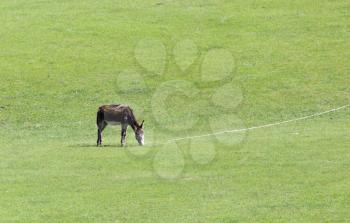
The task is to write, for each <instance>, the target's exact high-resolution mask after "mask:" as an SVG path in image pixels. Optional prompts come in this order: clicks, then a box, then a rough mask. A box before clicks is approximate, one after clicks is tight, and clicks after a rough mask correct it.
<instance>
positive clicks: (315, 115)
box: [167, 104, 350, 143]
mask: <svg viewBox="0 0 350 223" xmlns="http://www.w3.org/2000/svg"><path fill="white" fill-rule="evenodd" d="M348 107H350V104H348V105H344V106H341V107H338V108H333V109H331V110H328V111H324V112H317V113H315V114H312V115H307V116H304V117H300V118H295V119H290V120H285V121H281V122H275V123H271V124H266V125H260V126H252V127H249V128H242V129H231V130H225V131H220V132H214V133H209V134H204V135H196V136H187V137H182V138H175V139H171V140H168V141H167V143H172V142H177V141H182V140H186V139H196V138H204V137H209V136H216V135H222V134H227V133H234V132H244V131H249V130H254V129H262V128H268V127H272V126H277V125H282V124H286V123H290V122H297V121H301V120H305V119H310V118H314V117H319V116H322V115H325V114H328V113H332V112H336V111H339V110H342V109H345V108H348Z"/></svg>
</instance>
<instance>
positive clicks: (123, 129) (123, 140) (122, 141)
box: [121, 124, 128, 146]
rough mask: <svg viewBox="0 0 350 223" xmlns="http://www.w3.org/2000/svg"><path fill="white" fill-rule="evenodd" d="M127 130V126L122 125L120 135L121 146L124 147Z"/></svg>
mask: <svg viewBox="0 0 350 223" xmlns="http://www.w3.org/2000/svg"><path fill="white" fill-rule="evenodd" d="M127 129H128V124H122V135H121V144H122V146H125V144H126V130H127Z"/></svg>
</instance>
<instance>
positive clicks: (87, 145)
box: [68, 143, 139, 149]
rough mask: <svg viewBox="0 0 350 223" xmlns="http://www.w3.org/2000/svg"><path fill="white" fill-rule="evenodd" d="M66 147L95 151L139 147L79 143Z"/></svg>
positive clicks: (134, 146)
mask: <svg viewBox="0 0 350 223" xmlns="http://www.w3.org/2000/svg"><path fill="white" fill-rule="evenodd" d="M68 147H71V148H77V147H78V148H95V149H103V148H118V149H123V148H136V147H139V146H138V145H124V146H122V145H120V144H104V145H101V146H96V144H90V143H79V144H71V145H68Z"/></svg>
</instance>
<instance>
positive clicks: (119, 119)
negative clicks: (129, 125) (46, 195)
mask: <svg viewBox="0 0 350 223" xmlns="http://www.w3.org/2000/svg"><path fill="white" fill-rule="evenodd" d="M131 114H132V109H131V108H130V107H129V105H125V104H112V105H102V106H100V107H99V109H98V112H97V119H98V120H97V122H100V121H102V120H103V121H104V122H106V123H107V124H111V125H116V124H121V123H126V122H128V117H129V116H130V115H131Z"/></svg>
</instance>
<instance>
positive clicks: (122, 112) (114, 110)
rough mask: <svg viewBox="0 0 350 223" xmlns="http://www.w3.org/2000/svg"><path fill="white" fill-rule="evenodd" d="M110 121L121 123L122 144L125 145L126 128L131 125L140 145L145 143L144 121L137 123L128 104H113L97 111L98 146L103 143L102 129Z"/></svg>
mask: <svg viewBox="0 0 350 223" xmlns="http://www.w3.org/2000/svg"><path fill="white" fill-rule="evenodd" d="M108 123H119V124H120V125H121V126H122V133H121V144H122V145H125V138H126V130H127V128H128V126H129V125H130V126H131V128H132V129H133V130H134V132H135V137H136V139H137V141H138V142H139V144H140V145H143V121H142V123H141V125H140V124H138V123H137V121H136V118H135V116H134V113H133V111H132V109H131V108H130V107H129V106H128V105H123V104H112V105H103V106H101V107H99V109H98V111H97V120H96V124H97V128H98V130H97V146H99V145H101V144H102V131H103V130H104V129H105V128H106V126H107V125H108Z"/></svg>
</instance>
